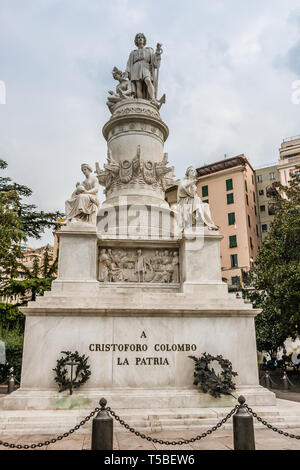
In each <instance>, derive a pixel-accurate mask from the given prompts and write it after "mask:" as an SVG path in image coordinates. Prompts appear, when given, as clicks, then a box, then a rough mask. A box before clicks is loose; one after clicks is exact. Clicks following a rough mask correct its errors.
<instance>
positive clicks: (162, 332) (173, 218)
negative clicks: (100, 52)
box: [2, 33, 275, 410]
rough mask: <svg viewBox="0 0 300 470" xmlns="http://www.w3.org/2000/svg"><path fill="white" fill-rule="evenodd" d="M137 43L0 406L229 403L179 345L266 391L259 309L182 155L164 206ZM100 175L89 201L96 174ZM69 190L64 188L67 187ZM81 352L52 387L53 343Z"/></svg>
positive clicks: (151, 62)
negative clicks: (15, 380) (241, 285)
mask: <svg viewBox="0 0 300 470" xmlns="http://www.w3.org/2000/svg"><path fill="white" fill-rule="evenodd" d="M135 45H136V49H134V50H133V51H132V52H131V53H130V54H129V58H128V62H127V66H126V69H125V71H124V72H122V71H121V70H120V69H118V68H117V67H115V68H114V69H113V77H114V78H115V79H116V80H117V81H118V82H119V84H118V85H117V87H116V90H115V91H110V92H109V96H108V99H107V105H108V108H109V110H110V112H111V116H110V118H109V120H108V121H107V122H106V123H105V124H104V126H103V136H104V138H105V140H106V141H107V161H106V163H105V164H104V166H103V167H102V166H101V165H99V164H98V163H96V165H95V171H94V172H93V169H92V166H91V164H83V165H82V171H83V173H84V175H85V178H86V179H85V180H84V181H83V182H82V183H77V184H76V187H75V190H74V192H73V194H72V195H71V197H70V198H69V199H68V200H67V201H66V216H67V221H66V224H65V225H64V226H63V227H62V228H61V229H60V230H59V231H58V232H57V234H58V236H59V267H58V277H57V279H56V280H55V281H53V283H52V288H51V291H50V292H45V294H44V296H41V297H38V298H37V299H36V301H34V302H29V303H28V306H27V307H24V308H22V312H23V313H24V314H25V315H26V328H25V340H24V354H23V367H22V379H21V387H20V389H19V390H17V391H16V392H14V393H12V394H11V395H9V396H7V397H6V398H5V399H3V403H2V407H4V408H6V409H44V410H47V409H69V408H74V407H81V408H86V409H91V408H92V407H93V406H95V405H97V402H98V400H99V398H100V397H101V396H105V397H106V398H107V399H108V400H109V404H110V405H111V406H112V408H119V409H120V408H124V409H126V410H129V409H133V408H139V409H146V408H152V409H157V410H159V409H161V408H168V409H175V408H176V409H177V410H178V408H182V409H184V408H191V407H206V406H214V407H218V406H219V407H223V406H231V405H232V404H233V403H234V402H235V400H234V398H233V397H231V396H222V397H221V398H212V397H211V396H210V395H208V394H203V393H201V392H200V391H199V390H198V389H196V388H195V387H194V386H193V367H194V364H193V361H192V360H191V359H189V358H188V356H189V355H191V354H192V355H195V356H197V355H201V354H202V353H204V352H208V353H210V354H212V355H217V354H221V355H223V357H225V358H227V359H229V360H230V361H231V362H232V364H233V370H235V371H237V372H238V376H237V377H236V385H237V390H236V395H238V394H240V393H242V394H243V395H245V396H246V399H247V403H248V404H249V405H273V404H275V395H274V394H273V393H271V392H269V391H268V390H267V389H265V388H263V387H260V386H259V381H258V369H257V357H256V340H255V329H254V318H255V316H256V315H257V314H258V313H259V312H258V310H255V309H253V308H252V305H251V304H249V303H247V302H245V301H244V300H243V299H237V298H236V297H235V295H234V294H232V293H228V288H227V285H226V283H224V282H222V277H221V264H220V240H221V239H222V235H221V234H220V233H219V230H218V227H217V226H216V225H215V223H214V221H213V220H212V217H211V214H210V210H209V205H208V204H206V203H203V202H202V201H201V198H200V197H199V196H198V194H197V188H196V171H195V169H194V168H193V167H189V168H188V169H187V171H186V175H185V177H184V178H183V179H182V180H181V182H180V184H179V188H178V203H177V205H176V207H173V208H170V207H169V205H168V204H167V202H166V201H165V189H166V187H167V186H168V185H169V184H172V181H173V177H174V173H173V172H174V168H173V167H172V166H169V157H168V154H167V153H166V152H165V150H164V144H165V141H166V140H167V138H168V134H169V129H168V127H167V125H166V124H165V123H164V122H163V120H162V118H161V116H160V109H161V106H162V104H164V102H165V95H163V96H162V97H161V98H160V99H158V85H159V83H158V79H159V75H158V72H159V68H160V64H161V57H162V46H161V44H157V47H156V50H155V51H154V49H152V48H151V47H146V37H145V35H144V34H141V33H139V34H137V35H136V38H135ZM99 185H101V186H102V187H103V188H104V195H105V200H104V202H103V203H102V204H101V205H100V204H99V201H98V197H97V192H98V186H99ZM66 196H67V195H66ZM66 350H69V351H75V350H77V351H78V352H79V353H80V354H85V355H88V356H89V363H90V366H91V369H90V370H91V373H92V374H91V377H90V379H89V380H88V381H87V383H86V384H85V385H84V386H83V387H81V388H80V389H79V390H78V391H74V393H73V395H72V396H69V395H68V392H67V391H66V392H63V393H61V394H60V393H58V390H57V386H56V383H55V381H54V372H53V368H54V367H55V364H56V360H57V358H58V357H59V356H60V353H61V351H66Z"/></svg>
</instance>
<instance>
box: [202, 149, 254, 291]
mask: <svg viewBox="0 0 300 470" xmlns="http://www.w3.org/2000/svg"><path fill="white" fill-rule="evenodd" d="M197 172H198V194H199V196H200V197H201V199H202V200H203V202H208V203H209V205H210V210H211V214H212V218H213V220H214V222H215V223H216V224H217V225H218V226H219V227H220V233H221V234H222V235H223V236H224V238H223V240H222V241H221V266H222V277H223V279H224V280H226V282H227V283H228V284H229V285H239V284H242V282H244V283H246V282H247V273H248V272H249V270H250V269H251V267H252V266H253V262H254V260H255V257H256V255H257V253H258V250H259V247H260V233H259V217H258V210H257V196H256V183H255V175H254V170H253V168H252V166H251V165H250V163H249V161H248V160H247V158H246V157H245V155H243V154H241V155H238V156H236V157H233V158H227V159H224V160H221V161H219V162H216V163H213V164H211V165H205V166H202V167H200V168H198V169H197Z"/></svg>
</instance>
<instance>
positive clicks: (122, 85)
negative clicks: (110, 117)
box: [106, 67, 134, 113]
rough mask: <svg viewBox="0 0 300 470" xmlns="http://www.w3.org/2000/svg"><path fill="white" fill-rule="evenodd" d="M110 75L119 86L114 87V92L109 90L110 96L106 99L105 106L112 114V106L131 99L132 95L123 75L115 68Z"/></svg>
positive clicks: (129, 85) (128, 82) (127, 81)
mask: <svg viewBox="0 0 300 470" xmlns="http://www.w3.org/2000/svg"><path fill="white" fill-rule="evenodd" d="M112 75H113V77H114V79H115V80H118V81H119V85H117V87H116V91H115V92H114V91H112V90H109V92H108V93H109V94H110V96H108V98H107V102H106V104H107V106H108V108H109V110H110V112H111V113H112V112H113V109H114V106H115V105H116V104H117V103H119V102H120V101H122V100H125V99H128V98H132V97H133V96H134V93H133V91H132V89H131V83H130V81H129V80H128V79H127V78H126V77H125V73H123V72H122V71H121V70H119V69H118V68H117V67H114V68H113V71H112Z"/></svg>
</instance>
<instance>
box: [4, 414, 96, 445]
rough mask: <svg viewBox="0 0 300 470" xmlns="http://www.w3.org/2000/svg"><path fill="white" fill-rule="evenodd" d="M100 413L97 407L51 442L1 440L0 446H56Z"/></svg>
mask: <svg viewBox="0 0 300 470" xmlns="http://www.w3.org/2000/svg"><path fill="white" fill-rule="evenodd" d="M98 411H100V408H99V407H98V406H97V407H96V408H95V409H94V410H93V411H92V412H91V413H90V414H89V415H87V416H86V417H85V418H84V419H83V420H82V421H80V423H79V424H76V426H74V428H71V429H69V431H67V432H65V433H63V434H61V435H59V436H57V437H55V438H53V439H50V441H44V442H39V443H37V444H10V443H9V442H3V441H1V440H0V446H4V447H9V448H10V449H35V448H36V447H44V446H48V445H50V444H54V443H55V442H56V441H61V440H62V439H64V438H65V437H68V436H69V435H70V434H73V432H75V431H77V430H78V429H79V428H80V427H81V426H84V425H85V424H86V423H87V422H88V421H89V420H90V419H91V418H92V417H93V416H94V415H95V414H96V413H98Z"/></svg>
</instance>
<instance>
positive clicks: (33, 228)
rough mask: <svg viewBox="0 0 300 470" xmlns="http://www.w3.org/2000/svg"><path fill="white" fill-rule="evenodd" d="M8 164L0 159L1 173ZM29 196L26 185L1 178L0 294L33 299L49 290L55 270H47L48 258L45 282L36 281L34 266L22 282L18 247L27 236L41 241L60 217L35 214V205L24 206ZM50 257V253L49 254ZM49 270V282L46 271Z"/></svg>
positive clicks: (53, 214) (46, 213) (20, 254)
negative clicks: (27, 294)
mask: <svg viewBox="0 0 300 470" xmlns="http://www.w3.org/2000/svg"><path fill="white" fill-rule="evenodd" d="M6 167H7V163H6V162H5V161H3V160H0V169H2V170H4V169H5V168H6ZM31 194H32V191H31V189H29V188H28V187H27V186H24V185H20V184H18V183H15V182H13V181H12V179H11V178H10V177H3V176H1V177H0V270H1V273H0V274H1V277H0V294H1V295H8V296H13V295H18V294H20V295H25V293H26V292H28V290H31V292H32V298H34V299H35V296H36V294H37V293H38V294H40V293H42V292H43V291H44V290H47V289H49V288H50V285H51V280H52V279H53V275H54V274H55V267H56V266H57V265H54V266H51V267H50V262H49V256H48V261H47V262H48V266H47V267H45V269H44V273H46V274H47V279H43V278H39V277H38V275H35V272H36V271H37V266H36V265H35V267H34V270H33V272H32V273H30V275H29V274H28V273H27V274H28V276H25V277H26V278H25V280H24V281H23V280H19V279H18V277H19V274H20V272H22V271H23V270H24V268H25V267H24V265H23V264H22V258H23V252H22V249H21V244H22V243H25V242H26V241H27V239H28V237H34V238H37V239H39V238H41V235H42V234H43V233H44V231H45V229H48V228H53V227H54V226H55V225H56V221H57V219H58V217H62V216H63V214H61V213H60V212H58V211H56V212H44V211H38V210H37V207H36V206H35V205H34V204H26V203H24V201H23V198H24V197H28V196H30V195H31ZM48 255H49V253H48ZM48 269H49V270H50V276H49V278H50V280H49V278H48V274H49V273H47V270H48Z"/></svg>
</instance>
